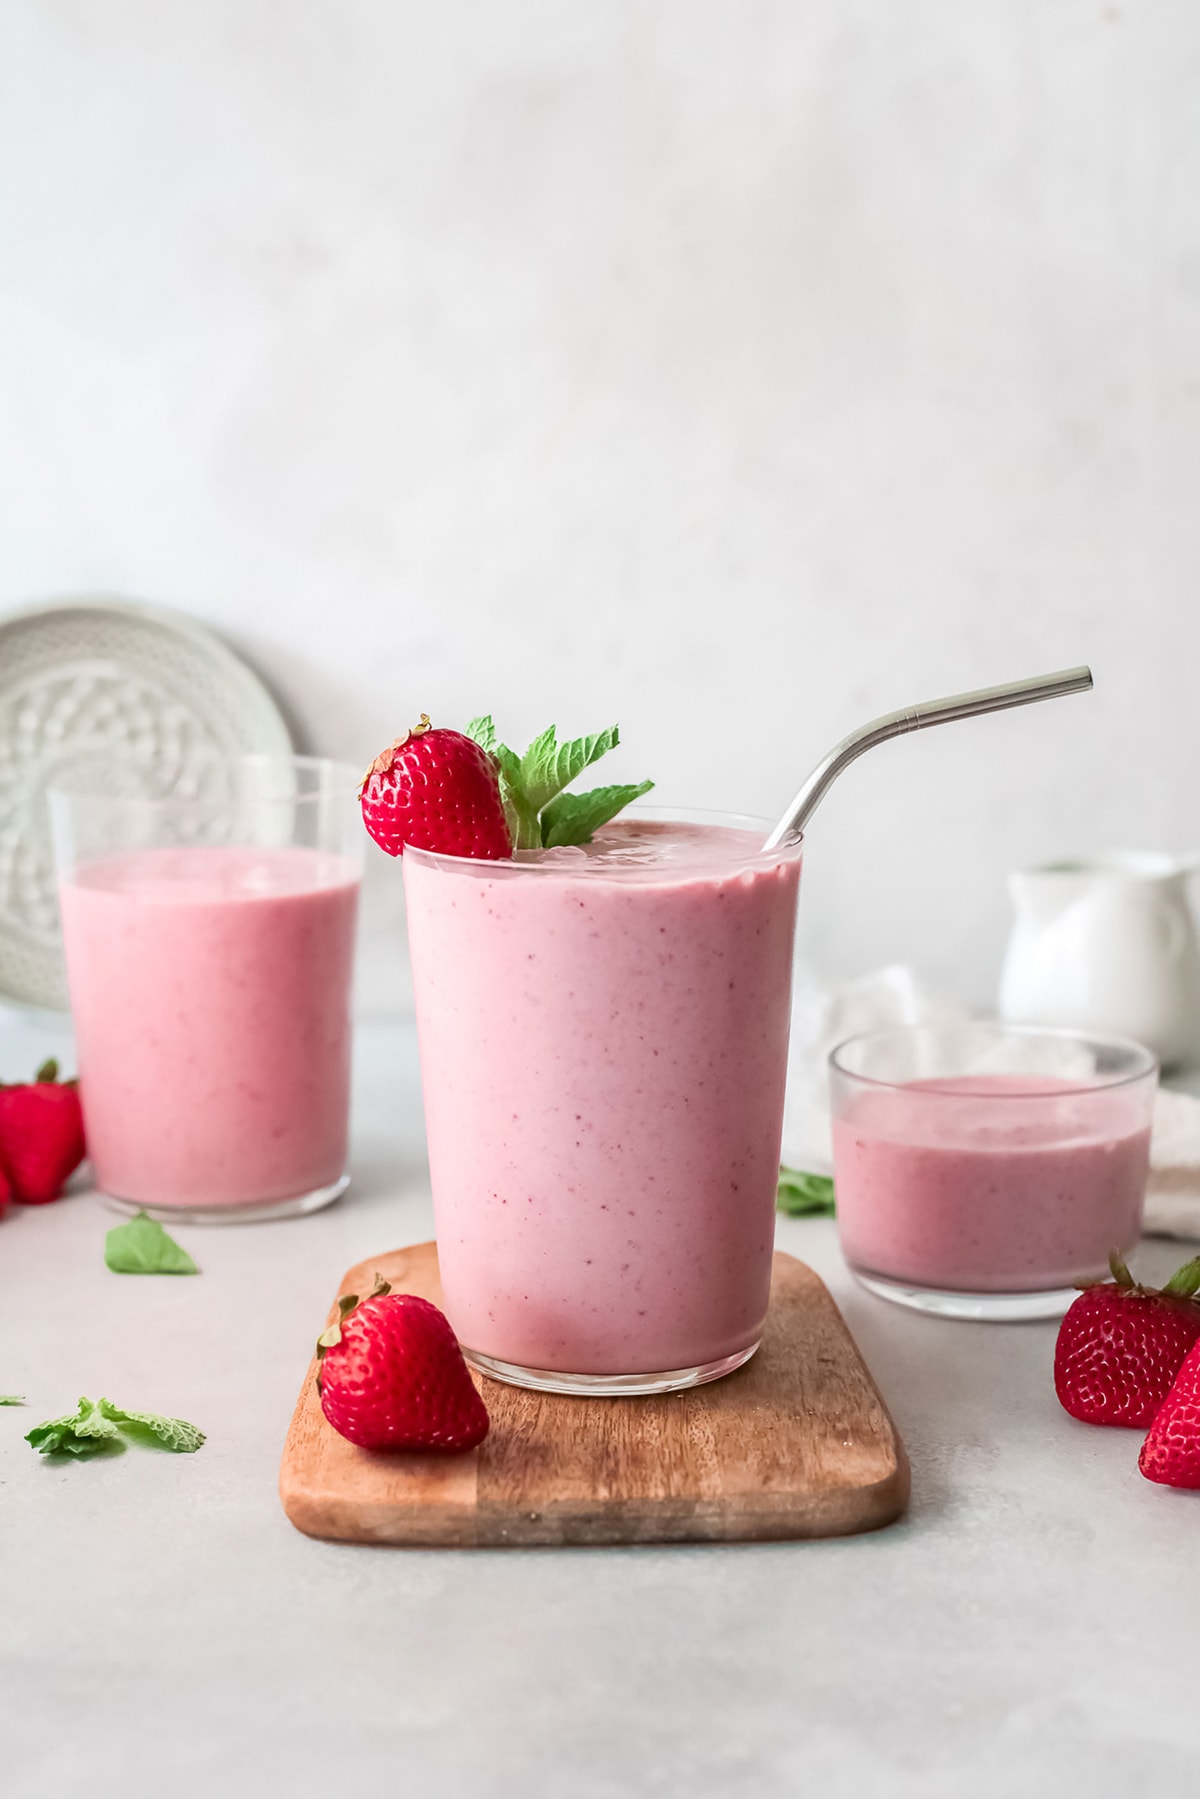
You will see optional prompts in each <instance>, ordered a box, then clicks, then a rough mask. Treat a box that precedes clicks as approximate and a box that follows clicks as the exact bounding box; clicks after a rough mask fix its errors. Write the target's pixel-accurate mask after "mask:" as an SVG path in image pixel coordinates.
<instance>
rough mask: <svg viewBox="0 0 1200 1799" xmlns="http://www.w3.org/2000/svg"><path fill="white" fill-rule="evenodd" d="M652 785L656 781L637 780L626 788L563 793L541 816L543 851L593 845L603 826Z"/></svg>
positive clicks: (646, 791)
mask: <svg viewBox="0 0 1200 1799" xmlns="http://www.w3.org/2000/svg"><path fill="white" fill-rule="evenodd" d="M653 785H654V782H653V781H637V782H631V783H629V784H628V785H626V786H624V787H593V788H592V789H591V791H590V792H589V793H560V794H559V795H558V798H557V799H553V800H551V801H550V804H549V805H548V806H547V807H546V808H545V810H544V811H543V813H542V848H543V849H547V850H554V849H561V848H562V847H563V846H564V845H566V844H572V843H590V842H591V840H592V838H593V837H594V836H595V834H596V832H597V831H598V830H599V829H600V826H601V825H606V824H607V823H608V821H609V819H610V818H615V817H616V816H617V813H618V812H620V811H621V809H622V808H623V807H624V806H627V805H628V804H629V802H630V801H631V800H636V799H640V797H641V796H642V794H643V793H649V791H650V789H651V788H652V787H653Z"/></svg>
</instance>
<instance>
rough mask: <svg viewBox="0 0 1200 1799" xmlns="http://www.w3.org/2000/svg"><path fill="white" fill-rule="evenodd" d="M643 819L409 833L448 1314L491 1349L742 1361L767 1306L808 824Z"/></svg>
mask: <svg viewBox="0 0 1200 1799" xmlns="http://www.w3.org/2000/svg"><path fill="white" fill-rule="evenodd" d="M762 840H763V832H762V831H759V830H754V829H749V830H747V829H738V828H735V827H734V826H733V825H730V824H721V823H684V822H663V821H658V820H651V819H647V818H644V817H629V818H625V819H622V820H619V821H617V822H615V823H612V824H609V825H608V826H606V827H604V829H603V830H602V831H601V832H600V833H599V834H598V836H597V838H596V839H595V841H594V842H592V843H591V844H589V845H588V846H587V847H586V848H581V847H575V848H570V849H563V850H550V851H542V852H536V853H534V854H533V855H532V856H530V857H529V858H527V859H524V860H522V859H521V858H517V859H515V860H513V861H511V862H496V861H472V860H469V859H465V858H457V857H452V856H444V855H438V854H435V853H432V852H429V851H422V850H417V849H413V848H411V847H410V848H409V849H408V850H407V851H406V853H405V856H404V881H405V892H406V897H407V904H408V922H409V938H410V944H411V949H412V961H413V977H414V983H415V995H416V1008H417V1024H418V1030H419V1036H420V1049H421V1066H422V1079H423V1084H424V1093H425V1111H426V1123H427V1130H428V1138H429V1156H430V1169H431V1175H432V1181H433V1194H434V1206H435V1211H436V1217H437V1236H438V1253H439V1258H440V1263H441V1272H442V1281H443V1287H444V1292H445V1303H446V1310H447V1313H448V1316H449V1317H450V1320H451V1323H452V1324H453V1326H454V1329H455V1332H456V1334H457V1335H458V1337H459V1339H460V1341H461V1343H462V1344H463V1347H464V1351H465V1352H466V1353H467V1355H468V1357H469V1358H472V1359H475V1360H476V1361H477V1363H479V1365H482V1366H487V1365H489V1363H497V1364H506V1365H508V1366H510V1367H515V1368H516V1369H518V1370H544V1371H550V1372H552V1373H561V1374H563V1375H572V1374H575V1375H580V1376H596V1377H611V1376H623V1375H629V1376H638V1375H647V1376H649V1375H654V1374H659V1373H669V1372H677V1371H683V1370H694V1369H700V1368H714V1367H716V1368H718V1369H719V1370H720V1371H724V1369H725V1368H726V1367H732V1366H736V1365H737V1363H738V1362H739V1361H742V1360H745V1359H746V1357H747V1356H749V1355H750V1354H752V1353H753V1351H754V1348H755V1347H756V1345H757V1343H758V1341H759V1339H760V1336H761V1333H762V1328H763V1323H764V1319H765V1316H766V1310H767V1299H768V1292H769V1286H770V1277H771V1258H772V1245H773V1237H774V1224H775V1194H776V1185H777V1180H778V1165H779V1141H780V1132H781V1128H782V1116H783V1094H784V1079H785V1072H786V1065H787V1044H788V1020H789V1006H790V994H791V961H792V941H793V933H794V926H795V916H796V897H797V888H798V883H799V876H800V852H799V846H798V845H793V846H791V847H790V848H785V849H781V850H778V851H775V852H772V853H771V854H764V852H763V851H762V847H761V845H762Z"/></svg>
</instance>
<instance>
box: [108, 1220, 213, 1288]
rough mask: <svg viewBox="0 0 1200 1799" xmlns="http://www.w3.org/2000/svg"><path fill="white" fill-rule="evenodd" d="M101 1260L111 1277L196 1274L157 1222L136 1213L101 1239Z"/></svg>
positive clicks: (194, 1266) (184, 1254)
mask: <svg viewBox="0 0 1200 1799" xmlns="http://www.w3.org/2000/svg"><path fill="white" fill-rule="evenodd" d="M104 1260H105V1261H106V1262H107V1264H108V1266H109V1267H110V1268H111V1269H112V1271H113V1273H114V1274H199V1272H200V1270H199V1269H198V1268H197V1266H196V1264H195V1262H193V1260H192V1258H191V1256H190V1255H189V1254H188V1252H187V1250H186V1249H183V1248H182V1247H181V1246H180V1245H179V1244H178V1243H176V1241H175V1239H174V1237H169V1236H168V1235H167V1233H166V1231H165V1230H164V1229H163V1227H162V1225H161V1224H160V1223H159V1222H158V1220H157V1218H151V1217H149V1216H148V1214H147V1213H145V1212H138V1213H137V1215H136V1216H135V1217H133V1218H131V1219H130V1220H129V1222H128V1224H118V1225H115V1226H114V1227H113V1229H112V1230H111V1231H109V1232H108V1233H107V1235H106V1236H105V1239H104Z"/></svg>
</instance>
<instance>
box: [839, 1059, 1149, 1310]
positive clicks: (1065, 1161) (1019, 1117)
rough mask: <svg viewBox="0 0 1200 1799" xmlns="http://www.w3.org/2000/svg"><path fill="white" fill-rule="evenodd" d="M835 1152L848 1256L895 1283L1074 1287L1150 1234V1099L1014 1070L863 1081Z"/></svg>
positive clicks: (970, 1288)
mask: <svg viewBox="0 0 1200 1799" xmlns="http://www.w3.org/2000/svg"><path fill="white" fill-rule="evenodd" d="M833 1144H834V1168H835V1171H836V1183H837V1210H838V1232H839V1235H840V1238H841V1243H842V1248H843V1251H844V1252H845V1255H846V1259H847V1261H848V1262H849V1263H850V1264H851V1266H852V1267H854V1268H857V1269H858V1270H860V1271H861V1272H862V1273H864V1274H868V1275H870V1274H875V1275H878V1276H880V1277H881V1278H882V1279H884V1280H893V1281H911V1282H912V1283H914V1284H915V1285H917V1286H922V1287H934V1288H942V1289H945V1290H947V1291H956V1292H971V1293H998V1292H1009V1293H1020V1292H1030V1291H1036V1290H1038V1289H1046V1288H1053V1287H1068V1286H1070V1285H1072V1284H1073V1283H1074V1282H1075V1281H1077V1280H1080V1279H1083V1278H1087V1277H1089V1276H1091V1275H1102V1274H1103V1273H1104V1270H1105V1267H1106V1264H1107V1260H1108V1252H1109V1250H1110V1249H1113V1248H1118V1249H1122V1250H1128V1249H1130V1248H1132V1246H1133V1245H1134V1244H1135V1243H1136V1242H1137V1239H1138V1235H1139V1233H1140V1230H1141V1220H1142V1195H1143V1189H1144V1187H1145V1182H1146V1168H1147V1163H1148V1158H1149V1151H1150V1132H1149V1130H1148V1128H1147V1125H1146V1102H1145V1096H1144V1094H1143V1093H1141V1092H1132V1091H1127V1090H1125V1089H1124V1088H1122V1087H1115V1088H1112V1089H1105V1088H1103V1087H1090V1088H1089V1087H1086V1086H1081V1085H1079V1084H1078V1083H1076V1082H1072V1081H1068V1080H1062V1079H1058V1078H1054V1077H1045V1076H1038V1077H1030V1076H1023V1075H1014V1074H977V1075H966V1076H962V1077H959V1078H956V1079H952V1080H949V1079H947V1080H927V1081H909V1082H906V1083H904V1084H902V1085H897V1086H879V1087H877V1088H871V1087H862V1088H858V1089H856V1090H855V1091H854V1092H853V1093H852V1094H851V1095H849V1097H848V1098H847V1099H846V1100H845V1102H844V1103H843V1104H840V1105H839V1106H837V1107H835V1116H834V1121H833Z"/></svg>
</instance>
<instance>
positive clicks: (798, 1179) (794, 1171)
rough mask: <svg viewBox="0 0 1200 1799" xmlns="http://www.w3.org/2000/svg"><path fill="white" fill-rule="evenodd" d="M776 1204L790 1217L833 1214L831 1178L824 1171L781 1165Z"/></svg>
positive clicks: (820, 1216)
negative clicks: (808, 1170)
mask: <svg viewBox="0 0 1200 1799" xmlns="http://www.w3.org/2000/svg"><path fill="white" fill-rule="evenodd" d="M775 1204H776V1207H777V1209H778V1210H779V1211H781V1212H786V1213H787V1215H788V1217H789V1218H832V1217H833V1214H834V1200H833V1181H832V1178H831V1177H830V1176H829V1175H827V1174H805V1173H803V1171H802V1170H801V1169H799V1168H780V1170H779V1191H778V1194H777V1196H776V1200H775Z"/></svg>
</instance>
